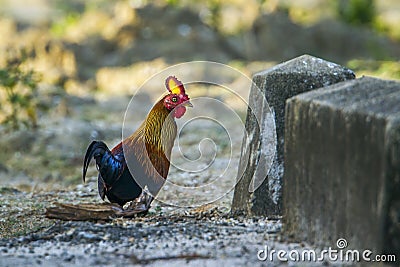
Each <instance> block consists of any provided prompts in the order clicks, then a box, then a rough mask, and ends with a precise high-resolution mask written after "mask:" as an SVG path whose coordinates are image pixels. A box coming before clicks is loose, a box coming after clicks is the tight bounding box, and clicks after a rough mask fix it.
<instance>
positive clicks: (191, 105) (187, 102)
mask: <svg viewBox="0 0 400 267" xmlns="http://www.w3.org/2000/svg"><path fill="white" fill-rule="evenodd" d="M183 106H185V107H189V108H192V107H193V104H192V103H190V101H186V102H185V103H183Z"/></svg>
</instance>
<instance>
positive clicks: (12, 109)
mask: <svg viewBox="0 0 400 267" xmlns="http://www.w3.org/2000/svg"><path fill="white" fill-rule="evenodd" d="M11 54H12V53H11ZM26 59H27V52H26V51H25V50H21V51H20V52H19V53H17V55H12V56H9V57H8V58H7V59H6V62H5V66H4V67H2V68H0V93H2V95H4V96H5V97H4V101H2V102H1V103H0V110H1V111H2V112H3V115H2V116H1V115H0V121H1V123H2V124H4V125H6V126H7V127H10V128H11V129H13V130H17V129H19V128H20V126H21V125H24V126H26V127H27V128H35V127H36V126H37V115H36V102H35V95H36V93H37V84H38V82H39V80H40V77H39V75H38V73H36V72H35V71H34V70H25V69H24V66H23V64H24V62H25V61H26ZM2 99H3V98H2Z"/></svg>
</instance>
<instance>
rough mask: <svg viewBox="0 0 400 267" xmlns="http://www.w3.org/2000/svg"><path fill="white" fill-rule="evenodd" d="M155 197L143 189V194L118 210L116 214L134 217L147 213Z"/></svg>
mask: <svg viewBox="0 0 400 267" xmlns="http://www.w3.org/2000/svg"><path fill="white" fill-rule="evenodd" d="M153 200H154V197H153V196H152V195H150V194H149V193H147V192H146V191H143V192H142V194H141V195H140V196H139V197H138V198H136V199H135V200H133V201H131V202H130V203H129V204H128V206H127V207H126V208H125V209H121V210H117V212H116V214H117V215H119V216H122V217H133V216H135V215H138V214H146V213H147V212H148V211H149V209H150V207H151V202H153ZM115 210H116V209H115Z"/></svg>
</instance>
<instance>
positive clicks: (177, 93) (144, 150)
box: [82, 76, 192, 215]
mask: <svg viewBox="0 0 400 267" xmlns="http://www.w3.org/2000/svg"><path fill="white" fill-rule="evenodd" d="M165 85H166V87H167V90H168V92H169V93H168V94H167V95H165V96H164V97H162V98H161V100H159V101H158V102H157V103H156V104H155V105H154V106H153V108H152V109H151V110H150V112H149V114H148V115H147V118H146V119H145V120H144V122H143V123H142V124H141V126H139V128H138V129H137V130H136V131H135V132H134V133H133V134H132V135H131V136H129V137H127V138H126V139H124V140H122V141H121V142H120V143H119V144H118V145H116V146H115V147H114V148H113V149H111V150H109V149H108V147H107V145H106V144H105V143H104V142H102V141H93V142H92V143H91V144H90V145H89V147H88V149H87V151H86V155H85V159H84V162H83V176H82V177H83V182H85V177H86V172H87V169H88V166H89V163H90V161H91V159H92V158H94V159H95V161H96V167H97V170H98V172H99V175H98V191H99V195H100V197H101V198H102V199H103V200H104V198H105V197H107V199H108V200H109V201H110V202H111V203H117V204H118V205H119V206H120V212H122V213H123V214H124V212H125V214H128V215H129V214H136V213H140V212H146V211H147V210H148V209H149V208H150V204H151V202H152V201H153V199H154V197H155V196H156V195H157V193H158V192H159V191H160V189H161V187H162V186H163V184H164V182H165V180H166V179H167V175H168V171H169V166H170V161H169V159H170V156H171V150H172V147H173V144H174V140H175V137H176V134H177V126H176V122H175V118H181V117H182V116H183V115H184V114H185V112H186V107H188V106H190V107H191V106H192V104H191V103H190V101H189V96H188V95H187V94H186V93H185V88H184V86H183V84H182V83H181V82H180V81H179V80H178V79H176V78H175V77H172V76H170V77H168V78H167V79H166V81H165ZM145 187H147V190H144V188H145ZM129 201H132V202H131V203H130V205H129V207H128V208H127V209H125V210H124V209H123V206H124V205H125V204H126V203H127V202H129Z"/></svg>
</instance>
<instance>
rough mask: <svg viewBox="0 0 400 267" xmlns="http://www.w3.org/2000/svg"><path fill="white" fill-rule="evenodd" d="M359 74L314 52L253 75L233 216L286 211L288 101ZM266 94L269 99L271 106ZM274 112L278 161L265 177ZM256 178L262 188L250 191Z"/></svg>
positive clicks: (272, 213)
mask: <svg viewBox="0 0 400 267" xmlns="http://www.w3.org/2000/svg"><path fill="white" fill-rule="evenodd" d="M354 78H355V75H354V73H353V72H352V71H351V70H349V69H347V68H344V67H342V66H339V65H337V64H335V63H331V62H328V61H325V60H322V59H320V58H315V57H312V56H309V55H303V56H300V57H298V58H295V59H292V60H290V61H287V62H284V63H282V64H279V65H277V66H275V67H273V68H271V69H269V70H265V71H262V72H259V73H257V74H255V75H254V76H253V86H252V88H251V90H250V95H249V109H248V113H247V118H246V126H245V127H246V135H245V139H244V140H243V144H244V145H243V146H242V154H241V160H240V166H239V172H238V177H237V179H238V183H237V185H236V187H235V192H234V197H233V203H232V212H233V213H234V214H246V215H267V216H274V215H281V211H282V176H283V143H284V125H285V123H284V120H285V101H286V99H288V98H290V97H292V96H295V95H297V94H300V93H303V92H307V91H310V90H314V89H317V88H320V87H324V86H328V85H331V84H334V83H338V82H341V81H345V80H349V79H354ZM262 98H265V99H266V100H267V102H268V104H269V106H268V104H266V102H265V101H262ZM269 116H274V119H275V126H276V137H277V143H276V154H275V158H274V163H273V164H272V167H271V169H270V172H269V174H268V175H266V171H267V169H268V167H269V166H270V160H269V158H268V157H269V156H270V154H271V151H270V149H269V146H270V143H269V142H270V141H271V140H270V137H269V136H268V138H267V137H266V133H268V131H271V130H272V128H273V127H271V125H269V124H268V123H265V121H267V120H268V118H269ZM248 138H249V139H250V140H247V139H248ZM257 169H261V170H265V171H257ZM258 176H262V177H258ZM266 176H267V177H266ZM252 179H255V180H256V181H263V182H262V184H261V185H260V186H258V185H257V186H255V187H254V188H257V189H256V190H255V191H254V192H253V190H252V189H251V187H252V185H253V183H252ZM255 184H257V183H255ZM249 189H250V190H249Z"/></svg>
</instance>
